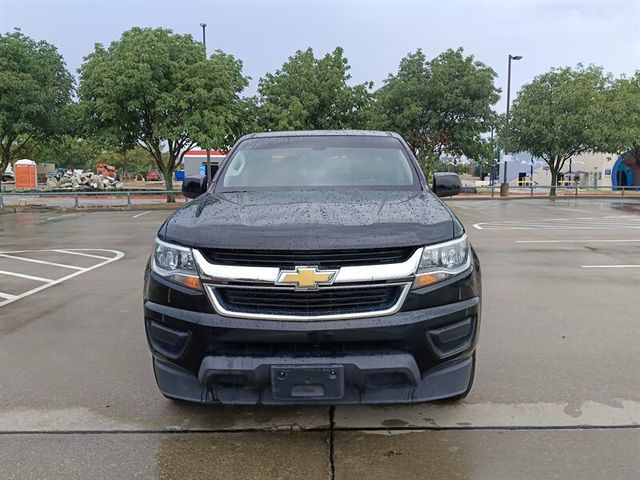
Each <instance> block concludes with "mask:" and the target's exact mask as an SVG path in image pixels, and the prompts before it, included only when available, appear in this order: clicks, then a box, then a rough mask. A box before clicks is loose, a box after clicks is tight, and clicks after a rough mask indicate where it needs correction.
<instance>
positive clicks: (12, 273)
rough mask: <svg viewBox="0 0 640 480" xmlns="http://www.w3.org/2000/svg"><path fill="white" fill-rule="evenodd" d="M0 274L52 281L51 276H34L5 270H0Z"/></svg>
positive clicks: (37, 280)
mask: <svg viewBox="0 0 640 480" xmlns="http://www.w3.org/2000/svg"><path fill="white" fill-rule="evenodd" d="M0 274H2V275H9V276H10V277H18V278H25V279H27V280H35V281H36V282H53V280H52V279H51V278H44V277H36V276H33V275H25V274H24V273H16V272H7V271H6V270H0Z"/></svg>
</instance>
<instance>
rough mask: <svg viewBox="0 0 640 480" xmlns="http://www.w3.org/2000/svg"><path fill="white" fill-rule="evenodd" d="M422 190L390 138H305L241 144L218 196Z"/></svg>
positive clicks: (223, 175) (228, 163) (227, 165)
mask: <svg viewBox="0 0 640 480" xmlns="http://www.w3.org/2000/svg"><path fill="white" fill-rule="evenodd" d="M347 187H348V188H361V189H376V188H380V189H394V190H395V189H399V190H416V189H419V188H420V185H419V182H418V178H417V175H416V173H415V170H414V168H413V166H412V164H411V160H410V159H409V158H408V157H407V154H406V152H405V150H404V148H403V145H402V143H401V142H400V141H399V140H397V139H396V138H393V137H381V136H380V137H376V136H351V137H348V136H308V137H298V136H290V137H268V138H254V139H249V140H245V141H243V142H242V143H240V145H239V146H238V148H237V149H236V150H235V151H234V152H233V154H232V156H231V157H230V158H229V159H228V160H227V161H226V162H225V166H224V170H223V171H222V173H221V176H220V179H219V182H218V187H217V188H216V190H218V191H252V190H274V189H299V188H304V189H309V188H311V189H324V188H347Z"/></svg>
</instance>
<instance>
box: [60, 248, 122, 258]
mask: <svg viewBox="0 0 640 480" xmlns="http://www.w3.org/2000/svg"><path fill="white" fill-rule="evenodd" d="M77 250H91V251H93V250H94V249H87V248H81V249H76V250H51V251H52V252H58V253H68V254H69V255H80V256H82V257H90V258H99V259H101V260H109V259H110V258H111V257H103V256H101V255H91V254H89V253H84V252H78V251H77ZM109 251H110V252H114V251H115V250H109Z"/></svg>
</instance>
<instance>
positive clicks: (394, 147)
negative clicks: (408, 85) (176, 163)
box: [144, 131, 481, 404]
mask: <svg viewBox="0 0 640 480" xmlns="http://www.w3.org/2000/svg"><path fill="white" fill-rule="evenodd" d="M459 191H460V180H459V178H458V177H457V175H455V174H436V176H435V179H434V182H433V185H432V187H431V188H430V187H429V186H428V185H427V182H426V180H425V177H424V176H423V174H422V172H421V169H420V167H419V164H418V162H417V161H416V159H415V157H414V156H413V154H412V152H411V149H410V148H409V147H408V146H407V144H406V143H405V142H404V141H403V139H402V138H401V137H400V136H398V135H396V134H393V133H388V132H367V131H309V132H269V133H259V134H252V135H247V136H245V137H243V138H241V139H240V140H239V141H238V142H237V144H236V145H235V146H234V147H233V149H232V150H231V151H230V152H229V155H228V156H227V158H226V159H225V161H224V162H223V164H222V166H221V168H220V170H219V171H218V172H217V174H216V176H215V178H214V179H213V180H212V181H211V182H209V185H207V181H206V178H199V177H198V178H195V177H194V178H187V179H185V182H184V184H183V192H184V194H185V195H186V196H187V197H189V198H195V200H193V201H191V202H190V203H188V204H187V205H186V206H185V207H183V208H181V209H180V210H178V211H176V212H175V213H174V214H172V215H171V216H170V217H169V218H168V219H167V220H166V222H165V223H164V224H163V225H162V227H161V228H160V230H159V231H158V236H157V238H156V241H155V246H154V250H153V254H152V255H151V258H150V260H149V263H148V265H147V270H146V274H145V281H144V283H145V285H144V317H145V326H146V333H147V338H148V342H149V346H150V348H151V351H152V354H153V367H154V371H155V377H156V381H157V384H158V387H159V388H160V391H161V392H162V393H163V394H164V395H165V396H166V397H168V398H171V399H176V400H187V401H193V402H200V403H212V404H213V403H228V404H300V403H307V404H313V403H324V404H345V403H406V402H420V401H427V400H436V399H444V398H449V399H459V398H463V397H465V396H466V395H467V394H468V392H469V390H470V389H471V385H472V383H473V376H474V370H475V348H476V343H477V339H478V329H479V325H480V296H481V284H480V264H479V262H478V258H477V256H476V253H475V252H474V250H473V248H472V247H471V244H470V243H469V241H468V239H467V236H466V234H465V231H464V228H463V227H462V225H461V224H460V222H459V221H458V219H457V218H456V217H455V216H454V215H453V213H452V212H451V211H450V210H449V209H448V208H447V206H446V205H445V204H444V203H443V202H442V201H441V200H440V199H439V198H438V196H448V195H455V194H456V193H458V192H459Z"/></svg>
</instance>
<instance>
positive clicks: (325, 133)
mask: <svg viewBox="0 0 640 480" xmlns="http://www.w3.org/2000/svg"><path fill="white" fill-rule="evenodd" d="M343 136H362V137H364V136H368V137H394V138H397V139H400V140H402V137H401V136H400V135H398V134H397V133H395V132H384V131H380V130H291V131H284V132H259V133H249V134H247V135H244V136H243V137H242V140H246V139H249V138H270V137H343Z"/></svg>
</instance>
